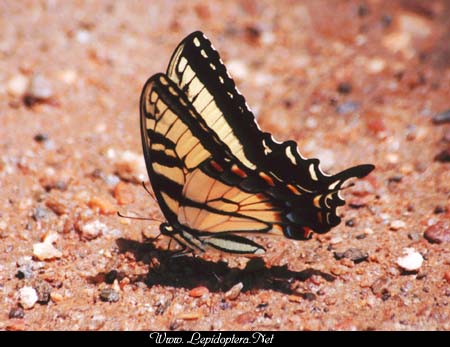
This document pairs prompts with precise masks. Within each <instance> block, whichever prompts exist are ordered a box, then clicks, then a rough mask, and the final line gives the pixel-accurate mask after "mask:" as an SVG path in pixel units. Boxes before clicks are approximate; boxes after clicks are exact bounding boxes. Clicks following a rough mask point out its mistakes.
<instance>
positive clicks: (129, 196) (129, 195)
mask: <svg viewBox="0 0 450 347" xmlns="http://www.w3.org/2000/svg"><path fill="white" fill-rule="evenodd" d="M114 198H116V200H117V203H118V204H119V205H128V204H131V203H132V202H133V201H134V195H133V192H132V191H131V189H130V187H129V186H128V184H126V183H124V182H119V183H117V184H116V186H115V187H114Z"/></svg>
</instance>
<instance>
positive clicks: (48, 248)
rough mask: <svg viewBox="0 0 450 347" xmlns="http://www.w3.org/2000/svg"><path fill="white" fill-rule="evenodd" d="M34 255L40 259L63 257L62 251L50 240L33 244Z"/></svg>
mask: <svg viewBox="0 0 450 347" xmlns="http://www.w3.org/2000/svg"><path fill="white" fill-rule="evenodd" d="M33 256H34V257H35V258H36V259H39V260H50V259H57V258H61V257H62V253H61V251H60V250H58V249H56V248H55V247H54V246H53V245H52V244H51V243H49V242H39V243H35V244H34V245H33Z"/></svg>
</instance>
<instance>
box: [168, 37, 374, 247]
mask: <svg viewBox="0 0 450 347" xmlns="http://www.w3.org/2000/svg"><path fill="white" fill-rule="evenodd" d="M167 75H168V76H169V78H170V79H171V80H172V81H174V82H175V83H176V84H177V86H178V87H179V88H180V89H181V90H182V91H183V93H184V94H185V95H186V97H187V99H188V100H189V102H190V103H191V105H192V106H193V108H194V109H195V110H196V111H197V114H198V115H199V116H200V117H201V118H202V119H203V120H204V122H205V124H206V125H207V127H208V129H210V132H212V133H214V134H215V135H216V136H217V137H218V138H219V140H220V141H222V143H223V144H224V145H225V146H226V147H227V149H228V150H229V152H230V153H231V154H232V155H233V156H234V157H235V158H236V160H238V161H239V162H240V163H242V165H244V166H245V168H246V169H248V170H246V172H247V173H249V172H250V171H253V172H255V173H256V174H257V175H262V176H263V177H265V178H266V182H267V183H268V184H267V186H266V188H265V189H267V190H271V191H272V192H273V194H274V195H278V196H280V197H281V196H284V198H285V199H288V200H290V201H291V204H292V205H295V206H297V208H296V209H295V210H294V211H293V212H292V219H293V220H297V221H298V222H300V220H302V221H303V222H302V223H303V224H304V225H305V226H308V227H310V228H312V229H313V230H314V231H316V232H326V231H328V230H330V228H331V227H333V226H336V225H337V224H339V222H340V218H339V217H338V216H337V213H336V208H337V207H339V206H341V205H343V204H344V200H343V199H342V197H341V196H340V195H339V190H340V189H341V188H342V186H343V185H344V184H345V182H346V181H347V180H349V179H352V178H362V177H364V176H366V175H367V174H368V173H370V172H371V171H372V170H373V169H374V166H373V165H360V166H355V167H352V168H349V169H347V170H344V171H343V172H340V173H338V174H336V175H332V176H329V175H326V174H325V173H323V171H322V170H321V169H320V167H319V160H318V159H306V158H304V157H302V156H301V154H300V152H299V150H298V147H297V144H296V143H295V142H294V141H286V142H283V143H278V142H276V141H275V140H274V139H273V137H272V136H271V135H270V134H269V133H264V132H262V131H261V130H260V128H259V126H258V124H257V122H256V120H255V117H254V115H253V113H252V112H251V110H250V108H249V107H248V105H247V103H246V101H245V98H244V97H243V96H242V95H241V93H240V92H239V91H238V90H237V88H236V85H235V83H234V81H233V79H232V78H231V76H230V74H229V73H228V71H227V69H226V67H225V65H224V64H223V62H222V60H221V59H220V56H219V53H218V52H217V51H216V50H215V49H214V47H213V46H212V44H211V42H210V41H209V40H208V39H207V38H206V36H205V35H204V34H203V33H202V32H199V31H197V32H194V33H192V34H190V35H189V36H187V37H186V38H185V39H184V40H183V41H182V42H181V43H180V44H179V45H178V47H177V48H176V49H175V51H174V53H173V55H172V58H171V60H170V63H169V66H168V69H167ZM302 234H303V232H301V233H300V234H298V235H296V233H295V232H294V231H292V233H289V235H288V236H289V237H293V238H301V235H302Z"/></svg>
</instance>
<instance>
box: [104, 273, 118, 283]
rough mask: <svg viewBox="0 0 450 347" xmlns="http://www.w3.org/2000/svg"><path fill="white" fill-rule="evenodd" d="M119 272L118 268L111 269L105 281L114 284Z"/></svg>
mask: <svg viewBox="0 0 450 347" xmlns="http://www.w3.org/2000/svg"><path fill="white" fill-rule="evenodd" d="M117 275H118V272H117V271H116V270H111V271H110V272H108V273H107V274H106V275H105V282H106V283H108V284H112V283H113V282H114V280H115V279H116V278H117Z"/></svg>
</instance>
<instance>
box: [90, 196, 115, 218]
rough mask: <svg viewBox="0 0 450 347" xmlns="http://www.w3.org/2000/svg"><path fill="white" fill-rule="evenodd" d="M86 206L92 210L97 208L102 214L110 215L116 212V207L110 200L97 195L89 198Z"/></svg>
mask: <svg viewBox="0 0 450 347" xmlns="http://www.w3.org/2000/svg"><path fill="white" fill-rule="evenodd" d="M88 206H89V207H90V208H91V209H93V210H98V211H99V212H100V214H103V215H112V214H115V213H116V212H117V208H116V207H115V206H114V205H113V204H112V203H111V202H109V201H108V200H106V199H104V198H101V197H98V196H94V197H93V198H91V199H90V200H89V202H88Z"/></svg>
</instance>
